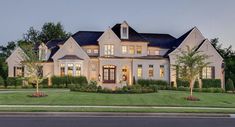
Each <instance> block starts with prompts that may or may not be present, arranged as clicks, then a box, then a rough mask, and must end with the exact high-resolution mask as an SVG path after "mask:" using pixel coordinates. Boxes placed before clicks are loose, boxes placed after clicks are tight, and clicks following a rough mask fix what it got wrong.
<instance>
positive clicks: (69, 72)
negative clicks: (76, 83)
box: [68, 64, 73, 76]
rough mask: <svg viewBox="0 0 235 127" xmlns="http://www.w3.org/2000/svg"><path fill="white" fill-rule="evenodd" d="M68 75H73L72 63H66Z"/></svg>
mask: <svg viewBox="0 0 235 127" xmlns="http://www.w3.org/2000/svg"><path fill="white" fill-rule="evenodd" d="M68 75H69V76H73V64H68Z"/></svg>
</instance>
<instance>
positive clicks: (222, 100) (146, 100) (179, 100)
mask: <svg viewBox="0 0 235 127" xmlns="http://www.w3.org/2000/svg"><path fill="white" fill-rule="evenodd" d="M42 91H45V93H46V94H48V95H49V96H48V97H43V98H30V97H27V95H29V94H30V93H32V91H20V92H0V105H13V104H16V105H106V106H118V105H121V106H202V107H233V108H235V94H226V93H197V92H195V93H194V95H195V96H197V97H199V98H200V99H201V101H198V102H192V101H186V100H184V97H186V96H188V95H189V92H185V91H159V92H158V93H147V94H102V93H83V92H69V91H65V90H56V89H53V90H48V89H47V90H46V89H43V90H42Z"/></svg>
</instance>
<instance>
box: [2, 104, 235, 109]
mask: <svg viewBox="0 0 235 127" xmlns="http://www.w3.org/2000/svg"><path fill="white" fill-rule="evenodd" d="M0 108H117V109H122V108H125V109H142V108H144V109H145V108H152V109H202V110H210V109H211V110H213V109H218V110H235V108H222V107H221V108H220V107H169V106H86V105H0Z"/></svg>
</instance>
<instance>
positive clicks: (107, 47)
mask: <svg viewBox="0 0 235 127" xmlns="http://www.w3.org/2000/svg"><path fill="white" fill-rule="evenodd" d="M104 55H107V56H110V55H114V46H113V45H104Z"/></svg>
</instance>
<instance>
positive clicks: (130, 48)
mask: <svg viewBox="0 0 235 127" xmlns="http://www.w3.org/2000/svg"><path fill="white" fill-rule="evenodd" d="M129 54H132V55H133V54H135V47H134V46H129Z"/></svg>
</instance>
